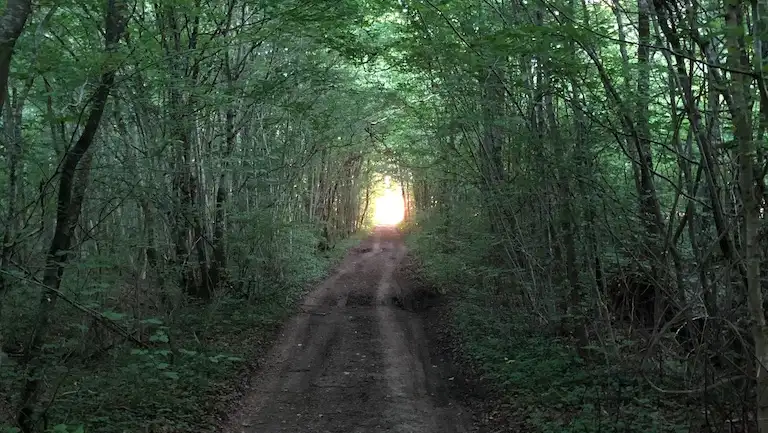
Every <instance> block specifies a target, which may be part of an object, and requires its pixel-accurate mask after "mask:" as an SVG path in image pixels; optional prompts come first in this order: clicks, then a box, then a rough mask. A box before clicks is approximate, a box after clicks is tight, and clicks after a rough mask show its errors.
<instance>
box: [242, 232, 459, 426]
mask: <svg viewBox="0 0 768 433" xmlns="http://www.w3.org/2000/svg"><path fill="white" fill-rule="evenodd" d="M405 254H406V248H405V246H404V244H403V242H402V239H401V237H400V234H399V233H398V232H397V231H396V230H395V229H393V228H387V227H380V228H377V229H376V231H375V232H374V234H373V235H372V236H371V238H369V239H368V240H366V241H364V242H363V243H362V244H361V245H360V246H358V247H357V248H355V249H353V250H352V251H351V252H350V253H349V254H348V256H347V257H346V259H345V260H344V262H343V263H342V264H341V266H340V267H339V268H338V269H337V270H336V271H335V273H334V274H333V275H332V276H331V277H330V278H329V279H327V280H326V281H325V282H324V283H323V284H321V285H320V286H319V287H317V288H316V289H315V290H313V291H312V292H311V293H310V294H309V295H308V296H307V297H306V298H305V299H304V301H303V304H302V305H301V312H300V313H299V314H297V315H296V316H295V317H294V318H292V319H291V320H290V321H289V322H288V323H287V324H286V326H285V328H284V329H283V331H282V333H281V336H280V337H279V339H278V341H277V343H276V344H275V346H274V347H273V348H272V350H271V352H270V353H269V355H268V356H267V359H266V362H265V364H264V366H263V368H262V369H261V371H260V373H259V377H257V378H256V379H255V380H254V381H253V382H252V383H253V386H252V387H251V394H250V395H249V396H248V397H247V398H246V400H245V401H244V402H243V404H242V407H241V409H240V410H239V412H238V413H235V414H233V416H232V418H231V420H230V426H229V430H228V431H229V432H232V433H235V432H237V433H256V432H259V433H261V432H265V433H271V432H323V433H326V432H327V433H360V432H402V433H406V432H408V433H410V432H414V433H415V432H419V433H438V432H439V433H444V432H445V433H451V432H456V433H458V432H470V431H474V429H473V428H472V427H471V426H472V422H471V417H470V416H469V414H468V412H467V411H466V410H465V409H463V408H462V407H461V405H459V404H457V403H456V402H454V401H452V400H451V398H450V397H448V396H447V394H446V393H445V391H444V390H445V383H444V382H445V381H446V380H449V379H448V378H445V377H444V376H445V374H444V372H442V373H441V368H442V366H441V365H439V364H440V362H439V359H437V358H435V359H431V357H430V353H429V349H428V344H427V341H426V337H425V335H424V329H423V324H422V316H421V314H420V313H419V312H418V311H415V310H418V309H419V308H418V307H419V305H418V303H419V302H421V297H420V296H419V295H418V294H415V291H414V290H411V289H410V288H409V287H408V283H407V282H405V281H402V279H399V278H395V277H394V273H395V271H396V269H397V267H398V266H399V265H400V263H401V261H402V260H403V258H404V257H405ZM414 294H415V295H414Z"/></svg>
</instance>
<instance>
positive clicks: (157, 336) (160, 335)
mask: <svg viewBox="0 0 768 433" xmlns="http://www.w3.org/2000/svg"><path fill="white" fill-rule="evenodd" d="M149 341H151V342H153V343H154V342H158V341H159V342H161V343H167V342H168V334H166V333H165V332H163V331H160V330H158V331H157V332H155V333H154V334H152V336H151V337H149Z"/></svg>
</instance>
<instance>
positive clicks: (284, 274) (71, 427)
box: [0, 236, 359, 433]
mask: <svg viewBox="0 0 768 433" xmlns="http://www.w3.org/2000/svg"><path fill="white" fill-rule="evenodd" d="M313 241H314V240H313ZM357 242H359V236H357V237H355V238H352V239H348V240H346V241H344V242H341V243H339V244H338V245H337V247H336V248H334V249H333V250H330V251H327V252H325V253H322V254H320V253H317V252H316V250H314V249H313V248H310V247H309V246H308V244H309V243H308V242H304V244H307V245H303V244H302V243H300V242H294V243H293V247H294V248H293V250H292V251H290V252H287V251H285V252H280V253H279V254H282V255H283V256H285V255H290V257H287V256H286V257H276V258H272V259H271V260H270V262H271V263H272V265H273V267H277V269H276V270H275V272H273V273H271V274H270V275H262V280H264V279H266V281H260V282H259V285H258V290H251V291H250V292H249V293H248V294H243V293H227V294H224V295H221V296H218V297H217V298H216V299H214V301H213V302H211V303H210V304H207V305H194V304H190V305H186V306H183V307H180V308H178V309H177V310H175V311H173V312H172V313H171V314H170V315H159V314H158V315H157V316H156V317H144V318H143V319H142V320H141V322H142V325H144V326H145V327H148V328H150V329H151V331H150V335H149V337H148V342H147V346H146V347H141V346H138V345H136V344H129V343H126V342H124V341H121V342H120V343H119V344H115V345H113V346H110V347H108V348H106V349H104V350H103V351H96V352H95V353H94V352H91V354H90V355H89V356H88V357H87V359H84V358H82V357H78V356H74V354H75V353H76V352H73V351H72V350H71V346H73V345H72V344H69V343H68V341H69V340H68V339H67V338H63V337H62V338H60V339H59V340H58V341H57V342H56V343H55V344H53V345H52V346H53V347H52V349H51V354H50V356H49V359H48V360H47V366H48V367H47V368H46V369H45V372H44V375H45V377H44V378H43V380H45V381H46V383H48V385H49V389H51V390H52V391H50V392H49V393H48V394H47V395H46V396H45V398H44V399H43V401H45V402H46V405H47V407H45V408H44V409H45V410H44V413H45V416H44V417H43V419H41V420H40V424H42V425H41V430H44V431H46V432H100V433H123V432H137V431H142V432H210V431H218V430H217V428H216V425H217V421H219V420H220V418H221V417H222V416H223V415H224V414H226V412H227V410H228V408H229V407H230V406H231V405H232V403H233V402H235V401H237V400H238V399H239V398H241V394H240V393H241V392H242V387H241V380H242V379H243V378H244V377H245V373H247V372H248V371H250V370H251V369H254V368H258V365H257V362H256V361H257V360H258V358H259V357H260V356H261V355H263V354H264V353H265V352H266V350H267V349H268V348H269V346H270V345H271V342H272V340H273V339H274V337H275V335H276V332H277V330H278V329H279V327H280V326H281V324H282V323H283V322H284V321H285V320H286V318H288V317H289V316H290V315H291V314H292V312H293V307H294V305H295V303H296V301H297V300H298V299H300V298H301V296H302V294H303V293H304V292H305V291H306V290H307V289H308V288H309V287H311V286H312V285H313V284H314V283H315V282H317V281H318V280H319V279H321V278H323V277H324V276H325V275H327V272H328V270H329V269H330V268H331V267H332V266H334V265H335V264H336V263H338V262H339V261H340V259H341V258H342V256H343V254H345V253H346V250H347V249H348V248H349V247H351V246H352V245H353V244H354V243H357ZM281 259H282V260H281ZM302 264H303V265H302ZM257 276H258V275H257ZM267 277H268V278H267ZM73 310H74V309H72V308H70V307H68V306H66V305H62V306H61V308H60V309H59V311H58V315H57V316H58V318H59V321H60V322H65V323H64V325H66V326H63V327H64V328H69V327H77V326H78V322H79V321H80V320H77V319H76V314H77V312H76V311H73ZM68 315H71V316H68ZM110 317H111V318H112V319H113V320H115V321H116V322H117V323H119V324H121V325H123V326H125V327H126V328H130V327H131V326H132V324H133V323H134V322H136V321H137V319H136V318H135V317H133V316H132V315H130V314H121V313H114V312H113V313H112V314H111V315H110ZM4 319H7V317H4ZM21 327H22V328H23V326H21ZM83 332H86V331H85V330H84V331H83ZM80 338H81V339H82V338H83V336H82V335H81V336H80ZM22 375H23V371H22V369H21V367H20V365H19V364H17V363H16V362H13V361H11V362H4V363H3V364H0V389H3V390H9V392H4V393H2V394H4V395H2V396H1V397H0V400H2V403H0V404H1V406H0V409H1V410H2V415H3V417H8V419H6V420H3V419H0V432H3V433H9V432H16V431H18V430H17V429H16V428H15V427H13V424H14V423H13V419H12V417H13V407H15V403H16V402H17V401H18V395H19V391H20V389H21V384H22V380H21V378H22V377H23V376H22Z"/></svg>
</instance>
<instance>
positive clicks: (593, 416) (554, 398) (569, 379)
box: [407, 218, 690, 433]
mask: <svg viewBox="0 0 768 433" xmlns="http://www.w3.org/2000/svg"><path fill="white" fill-rule="evenodd" d="M463 221H465V222H466V224H463V225H462V226H460V227H457V228H456V229H455V230H454V231H453V232H451V233H449V234H446V232H445V228H444V227H441V226H440V224H439V222H436V221H430V220H428V219H427V220H422V221H420V222H419V223H418V225H417V226H411V227H408V232H409V235H408V237H407V243H408V244H409V247H410V249H411V251H412V253H413V255H414V256H415V258H416V259H417V260H418V262H419V264H420V272H421V274H422V277H423V278H425V279H426V280H427V281H429V283H430V284H432V285H434V286H436V287H438V288H440V290H441V291H442V292H444V293H446V294H447V295H448V296H447V299H449V300H450V302H451V304H452V305H451V307H450V308H449V311H450V320H451V324H450V325H451V326H452V328H453V331H454V332H453V334H454V335H456V336H457V338H458V340H459V341H458V344H459V346H460V353H461V355H460V356H461V358H463V359H462V360H461V362H464V363H465V364H467V365H469V366H470V368H471V370H473V371H474V372H475V374H477V376H478V379H480V380H481V383H483V386H486V387H489V388H491V389H490V391H493V393H492V394H493V395H500V396H502V399H503V400H504V401H503V403H504V406H505V407H507V408H508V409H507V410H508V411H510V412H513V413H512V414H511V415H509V414H508V415H509V416H510V417H512V418H514V420H515V422H516V423H520V422H522V423H523V424H525V425H526V426H527V427H528V428H530V429H531V430H534V431H540V432H543V433H555V432H557V433H570V432H573V433H577V432H617V433H618V432H632V433H635V432H637V433H640V432H643V433H650V432H683V431H686V432H687V431H690V430H689V427H687V426H688V425H689V424H690V423H689V422H686V421H687V420H686V419H685V417H684V415H683V413H685V411H684V410H682V409H684V407H683V406H684V405H685V402H678V401H675V399H666V400H664V399H661V398H659V396H658V395H657V394H656V393H654V391H653V390H652V389H650V388H649V387H648V386H647V384H646V383H645V382H644V381H643V379H642V378H641V376H640V375H639V374H636V373H637V372H635V371H633V370H632V367H630V366H627V365H621V363H618V362H613V361H614V360H610V359H604V360H590V361H588V362H587V361H584V360H583V359H582V358H580V357H579V355H578V353H577V352H576V350H575V349H574V346H573V344H572V343H571V342H570V341H567V340H566V339H563V338H561V337H560V336H559V335H558V334H557V332H555V330H554V329H550V327H549V326H546V325H543V324H542V323H541V321H540V320H539V318H538V317H536V316H535V315H534V314H533V313H532V312H531V309H530V308H527V307H525V304H524V302H514V301H512V302H510V300H509V298H508V297H505V296H503V295H500V293H505V292H508V291H509V290H510V289H511V288H512V287H510V286H509V285H510V284H513V283H511V281H510V280H509V279H505V278H503V277H502V276H503V275H505V271H504V269H502V268H500V267H494V266H493V265H489V263H492V261H491V260H489V259H488V257H487V251H489V249H490V248H489V245H490V244H491V242H492V238H491V237H490V236H487V235H484V234H483V233H484V232H483V231H482V230H480V229H479V228H478V227H477V226H476V225H473V224H474V223H473V222H472V219H471V218H467V219H464V220H463ZM521 418H523V419H521Z"/></svg>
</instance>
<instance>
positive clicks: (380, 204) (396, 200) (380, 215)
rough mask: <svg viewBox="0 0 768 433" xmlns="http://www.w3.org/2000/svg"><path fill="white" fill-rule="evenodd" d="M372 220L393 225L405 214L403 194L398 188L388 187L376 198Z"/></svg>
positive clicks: (379, 223) (378, 223)
mask: <svg viewBox="0 0 768 433" xmlns="http://www.w3.org/2000/svg"><path fill="white" fill-rule="evenodd" d="M374 209H375V211H374V214H373V222H374V223H376V225H395V224H397V223H399V222H400V221H402V220H403V217H404V216H405V204H404V203H403V196H402V195H401V194H400V191H398V190H391V189H388V190H386V191H385V192H384V194H383V195H382V196H381V197H379V198H377V199H376V207H375V208H374Z"/></svg>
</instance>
